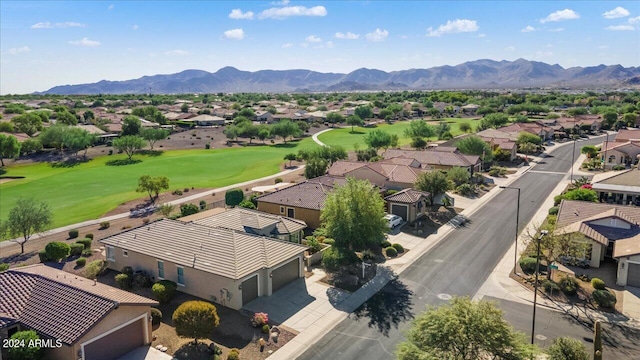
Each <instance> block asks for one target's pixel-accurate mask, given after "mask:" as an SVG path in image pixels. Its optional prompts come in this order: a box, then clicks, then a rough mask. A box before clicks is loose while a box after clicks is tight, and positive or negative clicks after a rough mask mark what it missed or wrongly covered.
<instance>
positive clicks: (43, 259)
mask: <svg viewBox="0 0 640 360" xmlns="http://www.w3.org/2000/svg"><path fill="white" fill-rule="evenodd" d="M38 257H39V258H40V262H42V263H43V262H47V261H49V260H51V259H49V257H48V256H47V252H46V251H45V250H40V252H39V253H38Z"/></svg>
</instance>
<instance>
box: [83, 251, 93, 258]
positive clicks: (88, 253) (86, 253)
mask: <svg viewBox="0 0 640 360" xmlns="http://www.w3.org/2000/svg"><path fill="white" fill-rule="evenodd" d="M91 255H93V251H91V249H84V250H82V256H84V257H89V256H91Z"/></svg>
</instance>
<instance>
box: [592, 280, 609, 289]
mask: <svg viewBox="0 0 640 360" xmlns="http://www.w3.org/2000/svg"><path fill="white" fill-rule="evenodd" d="M591 286H593V288H594V289H596V290H605V289H606V286H605V284H604V281H602V280H601V279H598V278H593V279H591Z"/></svg>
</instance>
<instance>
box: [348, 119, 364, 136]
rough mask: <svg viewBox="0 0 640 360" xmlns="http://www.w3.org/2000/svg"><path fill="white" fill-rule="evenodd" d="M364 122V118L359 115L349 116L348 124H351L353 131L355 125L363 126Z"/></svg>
mask: <svg viewBox="0 0 640 360" xmlns="http://www.w3.org/2000/svg"><path fill="white" fill-rule="evenodd" d="M362 124H364V120H362V118H361V117H359V116H358V115H351V116H349V117H348V118H347V125H351V133H353V132H354V130H353V127H354V126H362Z"/></svg>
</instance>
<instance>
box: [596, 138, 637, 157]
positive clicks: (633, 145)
mask: <svg viewBox="0 0 640 360" xmlns="http://www.w3.org/2000/svg"><path fill="white" fill-rule="evenodd" d="M605 144H606V145H603V146H602V148H601V149H600V153H601V154H603V153H604V152H605V151H608V150H613V149H616V150H618V151H620V152H623V153H632V152H635V151H640V140H629V141H627V142H613V141H609V142H608V143H607V142H605Z"/></svg>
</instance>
